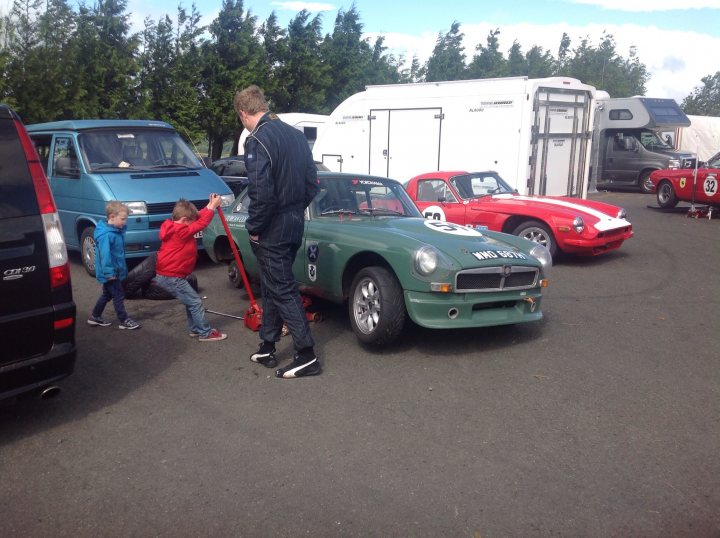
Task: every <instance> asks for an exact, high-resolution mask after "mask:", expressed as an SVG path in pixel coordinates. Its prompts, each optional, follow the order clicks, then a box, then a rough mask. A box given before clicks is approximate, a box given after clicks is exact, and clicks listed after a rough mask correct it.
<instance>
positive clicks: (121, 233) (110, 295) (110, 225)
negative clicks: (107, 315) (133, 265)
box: [87, 201, 140, 330]
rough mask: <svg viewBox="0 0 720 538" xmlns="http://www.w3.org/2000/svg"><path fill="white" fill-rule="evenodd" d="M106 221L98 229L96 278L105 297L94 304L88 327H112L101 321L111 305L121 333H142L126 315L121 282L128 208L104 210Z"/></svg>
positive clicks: (109, 206) (115, 204) (124, 271)
mask: <svg viewBox="0 0 720 538" xmlns="http://www.w3.org/2000/svg"><path fill="white" fill-rule="evenodd" d="M105 213H106V215H107V220H101V221H100V222H98V224H97V227H96V228H95V234H94V235H93V238H94V239H95V278H97V280H98V282H100V284H102V294H101V295H100V297H99V298H98V300H97V303H95V308H93V311H92V314H90V317H89V318H88V320H87V322H88V325H93V326H95V327H107V326H108V325H112V324H111V323H110V322H109V321H106V320H104V319H103V318H102V313H103V310H105V306H106V305H107V304H108V303H109V302H110V301H112V302H113V306H114V307H115V313H116V314H117V317H118V319H119V320H120V325H119V327H120V328H121V329H130V330H133V329H139V328H140V324H139V323H138V322H136V321H134V320H133V319H132V318H130V317H129V316H128V313H127V312H126V311H125V293H124V291H123V287H122V281H123V279H124V278H125V277H126V276H127V264H126V263H125V230H127V219H128V214H129V210H128V207H127V206H126V205H125V204H123V203H121V202H117V201H112V202H108V204H107V205H106V206H105Z"/></svg>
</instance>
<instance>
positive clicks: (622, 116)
mask: <svg viewBox="0 0 720 538" xmlns="http://www.w3.org/2000/svg"><path fill="white" fill-rule="evenodd" d="M610 119H611V120H631V119H633V115H632V112H630V111H629V110H628V109H626V108H618V109H615V110H611V111H610Z"/></svg>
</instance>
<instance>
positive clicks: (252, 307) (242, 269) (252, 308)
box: [217, 207, 262, 312]
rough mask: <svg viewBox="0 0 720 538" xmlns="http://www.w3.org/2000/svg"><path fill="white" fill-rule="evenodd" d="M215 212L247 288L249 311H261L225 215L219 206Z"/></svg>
mask: <svg viewBox="0 0 720 538" xmlns="http://www.w3.org/2000/svg"><path fill="white" fill-rule="evenodd" d="M217 212H218V215H220V222H222V225H223V228H225V233H226V234H227V238H228V242H229V243H230V248H231V249H232V252H233V256H235V263H237V266H238V269H239V270H240V275H241V276H242V279H243V284H245V289H246V290H247V293H248V297H249V298H250V311H251V312H262V310H261V309H260V307H259V306H258V304H257V302H256V301H255V296H254V295H253V292H252V290H251V289H250V281H249V280H248V277H247V274H246V273H245V267H244V266H243V264H242V260H241V259H240V253H239V252H238V249H237V246H236V245H235V239H233V236H232V234H231V233H230V227H229V226H228V223H227V221H226V220H225V215H224V214H223V211H222V209H221V208H220V207H218V208H217Z"/></svg>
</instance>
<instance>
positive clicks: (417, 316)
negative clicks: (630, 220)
mask: <svg viewBox="0 0 720 538" xmlns="http://www.w3.org/2000/svg"><path fill="white" fill-rule="evenodd" d="M318 179H319V181H320V192H319V193H318V195H317V196H316V197H315V199H314V200H313V202H312V203H311V204H310V207H308V209H307V211H306V213H305V218H306V222H305V235H304V239H303V244H302V246H301V247H300V250H299V251H298V255H297V258H296V260H295V265H294V272H295V278H296V279H297V282H298V284H299V287H300V290H301V292H302V293H305V294H308V295H312V296H316V297H322V298H323V299H326V300H329V301H333V302H337V303H342V302H344V301H347V302H348V310H349V315H350V324H351V326H352V328H353V331H354V332H355V334H356V335H357V338H358V339H359V340H360V341H361V342H363V343H366V344H377V345H383V344H387V343H389V342H391V341H392V340H394V339H395V338H396V337H397V336H398V335H399V334H400V332H401V331H402V329H403V326H404V324H405V321H406V318H407V317H408V316H409V317H410V319H412V320H413V321H414V322H415V323H417V324H418V325H420V326H422V327H428V328H433V329H457V328H468V327H487V326H492V325H504V324H511V323H523V322H526V321H536V320H539V319H541V318H542V313H541V311H540V302H541V298H542V288H543V287H545V286H546V285H547V276H546V275H547V271H548V269H549V267H550V265H551V264H552V259H551V256H550V253H549V252H548V250H547V249H546V248H545V247H543V246H542V245H539V244H538V243H534V242H531V241H527V240H525V239H522V238H520V237H516V236H513V235H508V234H503V233H499V232H491V231H487V230H476V229H473V228H467V227H464V226H459V225H457V224H452V223H450V222H444V221H436V220H428V219H424V218H423V217H422V215H421V214H420V211H419V210H418V208H417V207H416V206H415V204H414V203H413V202H412V200H411V199H410V197H409V196H408V195H407V193H406V192H405V190H404V189H403V187H402V185H401V184H400V183H398V182H397V181H395V180H392V179H387V178H379V177H372V176H361V175H353V174H338V173H333V172H319V173H318ZM248 202H249V198H248V196H247V191H246V192H244V193H243V194H241V195H240V196H239V197H238V199H237V200H236V201H235V203H234V204H233V205H232V206H230V207H229V208H228V210H226V211H225V213H224V214H225V218H226V220H227V223H228V227H229V228H230V230H231V233H232V235H233V239H234V241H235V244H236V245H237V247H238V250H239V252H240V256H241V258H242V262H243V265H244V267H245V270H246V272H247V274H248V276H249V277H250V278H251V279H252V278H258V268H257V264H256V260H255V256H254V255H253V254H252V251H251V249H250V244H249V241H248V234H247V231H246V230H245V220H246V219H247V207H248V205H247V204H248ZM260 240H261V241H262V237H261V238H260ZM203 243H204V245H205V249H206V252H207V253H208V254H209V255H210V257H211V258H212V259H213V260H214V261H216V262H220V261H225V262H229V263H230V268H229V276H230V279H231V281H232V282H233V283H235V284H236V285H237V286H241V285H242V280H241V279H240V277H239V276H238V271H237V267H236V265H235V262H234V261H233V254H232V250H231V248H230V243H229V242H228V238H227V235H226V233H225V230H224V228H223V226H222V222H221V221H220V219H219V217H218V216H217V215H216V216H215V218H214V219H213V221H212V223H211V224H210V226H208V228H206V230H205V233H204V236H203Z"/></svg>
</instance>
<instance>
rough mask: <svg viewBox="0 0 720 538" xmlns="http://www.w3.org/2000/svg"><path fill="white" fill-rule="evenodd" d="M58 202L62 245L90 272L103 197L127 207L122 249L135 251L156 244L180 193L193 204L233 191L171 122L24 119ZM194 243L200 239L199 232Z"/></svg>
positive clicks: (138, 254)
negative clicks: (78, 255)
mask: <svg viewBox="0 0 720 538" xmlns="http://www.w3.org/2000/svg"><path fill="white" fill-rule="evenodd" d="M27 131H28V133H29V135H30V137H31V138H32V140H33V142H34V144H35V147H36V149H37V152H38V154H39V155H40V161H41V162H42V165H43V167H44V168H45V172H46V173H47V176H48V179H49V180H50V187H51V189H52V193H53V196H54V197H55V202H56V203H57V207H58V212H59V214H60V221H61V223H62V228H63V232H64V234H65V241H66V243H67V248H68V249H69V250H76V251H79V252H80V253H81V256H82V261H83V265H84V266H85V269H86V270H87V272H88V273H90V274H91V275H94V274H95V242H94V241H93V232H94V231H95V224H96V223H97V222H98V221H99V220H100V219H102V218H105V204H106V203H107V202H108V201H110V200H119V201H121V202H123V203H125V204H126V205H127V206H128V207H129V208H130V215H129V218H128V223H127V226H128V229H127V235H126V237H125V255H126V257H128V258H142V257H145V256H148V255H149V254H151V253H153V252H155V251H157V250H158V248H160V237H159V230H160V225H161V224H162V223H163V221H164V220H165V219H168V218H170V216H171V214H172V210H173V206H174V205H175V202H176V201H177V200H178V199H180V198H185V199H186V200H190V201H192V202H193V203H194V204H195V205H196V206H197V207H198V209H199V208H201V207H203V206H205V205H206V204H207V199H208V195H209V194H210V193H211V192H215V193H217V194H219V195H220V196H222V198H223V206H229V205H230V204H231V203H232V202H233V200H234V195H233V194H232V191H231V190H230V188H229V187H228V186H227V185H226V184H225V182H224V181H223V180H222V179H220V178H219V177H218V176H217V175H216V174H215V173H214V172H213V171H212V170H209V169H208V168H206V167H205V166H204V164H203V163H202V162H201V161H200V159H198V158H197V157H196V156H195V154H194V153H193V152H192V151H191V150H190V148H189V147H188V146H187V145H186V144H185V142H184V141H183V140H182V139H181V138H180V136H179V135H178V134H177V132H176V131H175V129H173V128H172V126H171V125H170V124H168V123H165V122H162V121H148V120H67V121H57V122H52V123H37V124H34V125H28V126H27ZM198 246H199V247H202V241H200V238H198Z"/></svg>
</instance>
